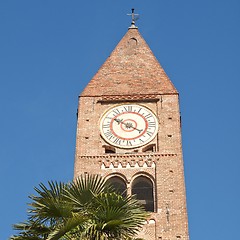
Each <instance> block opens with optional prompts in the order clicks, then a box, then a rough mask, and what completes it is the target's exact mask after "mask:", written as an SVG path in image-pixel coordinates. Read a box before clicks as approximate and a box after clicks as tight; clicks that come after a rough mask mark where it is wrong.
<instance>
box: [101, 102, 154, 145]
mask: <svg viewBox="0 0 240 240" xmlns="http://www.w3.org/2000/svg"><path fill="white" fill-rule="evenodd" d="M100 131H101V135H102V137H103V138H104V139H105V141H107V142H108V143H109V144H111V145H114V146H116V147H121V148H135V147H140V146H142V145H145V144H147V143H148V142H150V141H151V140H153V138H154V137H155V136H156V134H157V131H158V121H157V118H156V116H155V115H154V114H153V112H152V111H151V110H149V109H148V108H146V107H144V106H141V105H134V104H124V105H118V106H115V107H113V108H110V109H109V110H108V111H107V112H106V113H104V114H103V116H102V118H101V121H100Z"/></svg>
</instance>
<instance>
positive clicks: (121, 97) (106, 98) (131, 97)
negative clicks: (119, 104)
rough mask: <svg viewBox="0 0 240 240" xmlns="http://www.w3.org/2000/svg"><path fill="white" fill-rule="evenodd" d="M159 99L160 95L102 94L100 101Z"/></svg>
mask: <svg viewBox="0 0 240 240" xmlns="http://www.w3.org/2000/svg"><path fill="white" fill-rule="evenodd" d="M139 100H141V101H142V100H144V101H158V100H159V95H119V96H102V99H101V100H100V101H102V102H105V101H139Z"/></svg>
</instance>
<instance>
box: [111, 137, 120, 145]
mask: <svg viewBox="0 0 240 240" xmlns="http://www.w3.org/2000/svg"><path fill="white" fill-rule="evenodd" d="M113 142H114V143H115V144H118V145H120V144H121V139H119V138H116V139H115V140H114V141H113Z"/></svg>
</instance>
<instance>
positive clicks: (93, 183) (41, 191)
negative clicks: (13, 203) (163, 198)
mask: <svg viewBox="0 0 240 240" xmlns="http://www.w3.org/2000/svg"><path fill="white" fill-rule="evenodd" d="M35 191H36V193H37V194H36V195H31V196H30V199H31V200H32V203H31V204H29V206H30V209H29V210H28V214H29V216H28V221H27V222H24V223H19V224H16V225H14V227H13V228H14V229H15V230H17V231H19V234H18V235H14V236H12V237H11V238H10V240H79V239H81V240H133V239H134V236H136V234H137V232H138V231H139V229H140V227H141V226H142V225H143V223H144V221H145V219H146V217H147V213H146V212H145V210H144V209H143V208H142V207H141V205H140V204H139V203H138V201H137V200H136V199H134V198H133V197H131V196H127V197H125V196H122V195H119V194H118V193H116V192H114V191H113V188H112V187H111V186H109V185H108V184H107V183H106V180H105V179H104V178H102V177H101V176H99V175H84V176H80V177H79V178H78V179H76V180H75V181H73V182H72V183H69V184H64V183H57V182H52V181H50V182H48V186H45V185H44V184H42V183H41V184H40V185H39V187H37V188H35Z"/></svg>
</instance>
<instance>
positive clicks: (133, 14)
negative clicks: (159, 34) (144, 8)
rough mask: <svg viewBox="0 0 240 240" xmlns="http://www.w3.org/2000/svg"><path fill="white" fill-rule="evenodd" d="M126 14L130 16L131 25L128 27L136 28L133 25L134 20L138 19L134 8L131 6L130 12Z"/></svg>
mask: <svg viewBox="0 0 240 240" xmlns="http://www.w3.org/2000/svg"><path fill="white" fill-rule="evenodd" d="M127 15H128V16H131V17H132V22H131V26H130V27H129V28H138V27H136V26H135V22H136V20H137V19H138V18H136V16H139V14H136V13H134V8H132V13H131V14H127Z"/></svg>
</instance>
